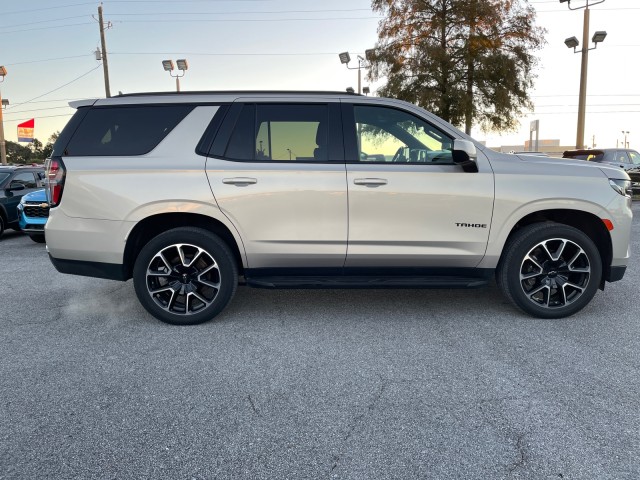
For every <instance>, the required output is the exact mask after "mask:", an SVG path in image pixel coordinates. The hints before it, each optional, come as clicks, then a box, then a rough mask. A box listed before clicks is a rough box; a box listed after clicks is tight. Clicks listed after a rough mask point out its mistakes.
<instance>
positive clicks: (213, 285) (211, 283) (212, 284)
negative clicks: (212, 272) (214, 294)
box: [197, 277, 220, 290]
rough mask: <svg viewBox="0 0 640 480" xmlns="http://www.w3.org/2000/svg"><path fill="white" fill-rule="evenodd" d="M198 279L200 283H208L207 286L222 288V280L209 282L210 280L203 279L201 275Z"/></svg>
mask: <svg viewBox="0 0 640 480" xmlns="http://www.w3.org/2000/svg"><path fill="white" fill-rule="evenodd" d="M197 281H198V283H201V284H203V285H206V286H207V287H211V288H215V289H216V290H220V282H217V283H214V282H209V281H208V280H202V279H201V278H199V277H198V280H197Z"/></svg>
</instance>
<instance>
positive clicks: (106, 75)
mask: <svg viewBox="0 0 640 480" xmlns="http://www.w3.org/2000/svg"><path fill="white" fill-rule="evenodd" d="M98 22H99V23H100V42H101V43H102V69H103V70H104V91H105V94H106V95H107V98H109V97H110V96H111V88H110V87H109V62H108V61H107V42H106V40H105V38H104V30H105V28H104V21H103V20H102V4H100V5H99V6H98Z"/></svg>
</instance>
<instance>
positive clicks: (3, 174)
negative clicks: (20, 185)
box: [0, 172, 11, 185]
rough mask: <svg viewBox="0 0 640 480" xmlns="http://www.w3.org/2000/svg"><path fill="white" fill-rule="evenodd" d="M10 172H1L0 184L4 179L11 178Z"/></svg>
mask: <svg viewBox="0 0 640 480" xmlns="http://www.w3.org/2000/svg"><path fill="white" fill-rule="evenodd" d="M9 175H11V174H10V173H1V172H0V185H2V184H3V183H4V181H5V180H6V179H7V178H9Z"/></svg>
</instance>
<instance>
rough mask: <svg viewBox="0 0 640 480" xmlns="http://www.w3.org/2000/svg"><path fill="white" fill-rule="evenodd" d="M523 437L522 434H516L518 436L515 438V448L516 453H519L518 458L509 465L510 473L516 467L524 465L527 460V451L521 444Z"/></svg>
mask: <svg viewBox="0 0 640 480" xmlns="http://www.w3.org/2000/svg"><path fill="white" fill-rule="evenodd" d="M523 439H524V434H520V435H518V438H517V439H516V449H517V450H518V454H519V455H520V458H518V459H517V460H516V461H515V462H514V463H513V465H511V466H510V467H509V473H510V474H512V473H513V472H515V471H516V470H517V469H518V468H522V467H524V464H525V463H526V461H527V453H526V451H525V448H524V445H523Z"/></svg>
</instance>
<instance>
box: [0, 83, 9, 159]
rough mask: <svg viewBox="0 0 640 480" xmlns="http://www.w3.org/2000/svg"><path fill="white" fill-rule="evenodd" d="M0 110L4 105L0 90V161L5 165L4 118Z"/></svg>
mask: <svg viewBox="0 0 640 480" xmlns="http://www.w3.org/2000/svg"><path fill="white" fill-rule="evenodd" d="M2 110H4V106H3V105H2V92H0V161H2V165H6V164H7V147H6V146H5V142H4V123H3V122H4V120H3V118H2Z"/></svg>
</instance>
